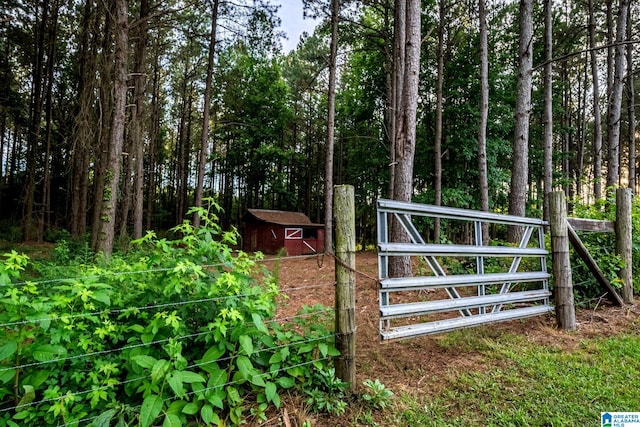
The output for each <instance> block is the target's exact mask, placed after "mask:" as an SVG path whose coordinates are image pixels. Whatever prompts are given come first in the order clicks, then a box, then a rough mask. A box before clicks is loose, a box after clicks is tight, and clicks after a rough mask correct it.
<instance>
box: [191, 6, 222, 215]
mask: <svg viewBox="0 0 640 427" xmlns="http://www.w3.org/2000/svg"><path fill="white" fill-rule="evenodd" d="M209 3H210V4H211V33H210V35H209V56H208V58H207V78H206V83H205V88H204V106H203V111H202V135H201V138H200V159H199V162H198V182H197V184H196V189H195V201H194V204H195V206H196V207H198V208H199V207H202V193H203V192H204V175H205V166H206V164H207V156H208V154H209V115H210V113H211V85H212V80H213V60H214V58H215V53H216V31H217V25H218V4H219V3H220V2H219V0H213V3H211V1H210V2H209ZM193 225H194V226H195V227H199V226H200V215H198V214H197V213H195V214H194V215H193Z"/></svg>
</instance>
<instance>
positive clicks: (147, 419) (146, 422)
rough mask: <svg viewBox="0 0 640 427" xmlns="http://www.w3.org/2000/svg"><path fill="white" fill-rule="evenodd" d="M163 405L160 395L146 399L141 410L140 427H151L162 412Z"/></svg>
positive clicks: (153, 395)
mask: <svg viewBox="0 0 640 427" xmlns="http://www.w3.org/2000/svg"><path fill="white" fill-rule="evenodd" d="M162 405H163V402H162V398H161V397H160V396H158V395H155V394H152V395H149V396H147V397H145V399H144V401H143V402H142V407H141V408H140V425H141V426H142V427H149V426H150V425H151V423H152V422H153V420H155V419H156V418H157V417H158V415H160V412H162Z"/></svg>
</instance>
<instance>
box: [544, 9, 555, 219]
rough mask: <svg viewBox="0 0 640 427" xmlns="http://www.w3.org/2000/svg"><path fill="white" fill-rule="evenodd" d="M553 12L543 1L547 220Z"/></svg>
mask: <svg viewBox="0 0 640 427" xmlns="http://www.w3.org/2000/svg"><path fill="white" fill-rule="evenodd" d="M552 26H553V14H552V1H551V0H545V2H544V58H545V66H544V113H543V119H542V124H543V126H544V154H543V157H544V167H543V169H544V219H545V220H547V221H548V220H549V198H548V194H549V193H550V192H551V191H553V64H552V59H553V28H552Z"/></svg>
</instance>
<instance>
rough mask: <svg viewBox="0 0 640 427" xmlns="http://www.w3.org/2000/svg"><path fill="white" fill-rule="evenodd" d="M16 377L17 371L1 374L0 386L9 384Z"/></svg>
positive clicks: (7, 371)
mask: <svg viewBox="0 0 640 427" xmlns="http://www.w3.org/2000/svg"><path fill="white" fill-rule="evenodd" d="M15 375H16V370H15V369H8V370H6V371H3V372H0V384H5V383H8V382H9V381H11V380H13V379H14V378H15Z"/></svg>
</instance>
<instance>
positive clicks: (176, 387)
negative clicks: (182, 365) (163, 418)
mask: <svg viewBox="0 0 640 427" xmlns="http://www.w3.org/2000/svg"><path fill="white" fill-rule="evenodd" d="M167 383H168V384H169V387H171V390H173V392H174V393H175V395H176V396H178V397H182V396H183V395H184V387H183V386H182V377H181V375H180V371H173V372H172V373H171V374H170V375H169V376H168V377H167Z"/></svg>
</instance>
